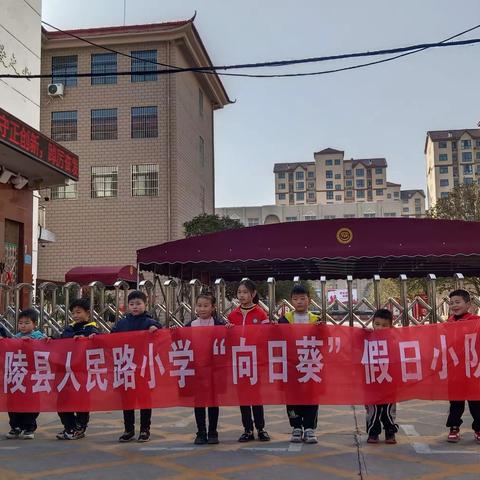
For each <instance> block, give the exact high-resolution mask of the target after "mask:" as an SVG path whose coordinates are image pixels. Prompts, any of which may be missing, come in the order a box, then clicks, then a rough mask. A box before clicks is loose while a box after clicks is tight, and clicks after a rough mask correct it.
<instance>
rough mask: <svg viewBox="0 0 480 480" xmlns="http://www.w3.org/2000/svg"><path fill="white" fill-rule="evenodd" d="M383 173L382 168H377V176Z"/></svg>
mask: <svg viewBox="0 0 480 480" xmlns="http://www.w3.org/2000/svg"><path fill="white" fill-rule="evenodd" d="M382 173H383V168H381V167H377V168H375V174H376V175H381V174H382Z"/></svg>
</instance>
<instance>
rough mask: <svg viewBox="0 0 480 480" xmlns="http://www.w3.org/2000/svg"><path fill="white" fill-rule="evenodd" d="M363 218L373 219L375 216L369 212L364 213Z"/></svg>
mask: <svg viewBox="0 0 480 480" xmlns="http://www.w3.org/2000/svg"><path fill="white" fill-rule="evenodd" d="M363 218H375V214H374V213H371V212H368V213H364V214H363Z"/></svg>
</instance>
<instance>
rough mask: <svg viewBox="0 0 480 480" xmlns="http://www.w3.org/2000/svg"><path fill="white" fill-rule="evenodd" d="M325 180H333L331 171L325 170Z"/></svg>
mask: <svg viewBox="0 0 480 480" xmlns="http://www.w3.org/2000/svg"><path fill="white" fill-rule="evenodd" d="M325 178H333V171H332V170H326V171H325Z"/></svg>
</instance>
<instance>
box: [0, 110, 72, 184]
mask: <svg viewBox="0 0 480 480" xmlns="http://www.w3.org/2000/svg"><path fill="white" fill-rule="evenodd" d="M0 141H2V142H3V143H5V144H7V145H10V146H12V147H14V148H16V149H18V150H20V151H21V152H23V153H25V154H27V155H29V156H31V157H33V158H35V159H36V160H38V161H40V162H42V163H44V164H47V165H51V166H53V167H55V168H56V169H57V170H60V171H61V172H63V173H66V174H67V175H68V176H69V177H70V178H72V179H73V180H78V156H77V155H75V154H74V153H72V152H70V151H69V150H67V149H66V148H64V147H62V146H61V145H59V144H58V143H56V142H54V141H53V140H52V139H50V138H48V137H47V136H45V135H43V134H42V133H40V132H39V131H37V130H35V129H34V128H32V127H30V126H29V125H27V124H26V123H24V122H22V121H21V120H19V119H18V118H17V117H15V116H13V115H11V114H10V113H8V112H6V111H5V110H3V109H2V108H0Z"/></svg>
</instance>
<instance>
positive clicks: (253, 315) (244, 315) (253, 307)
mask: <svg viewBox="0 0 480 480" xmlns="http://www.w3.org/2000/svg"><path fill="white" fill-rule="evenodd" d="M237 299H238V301H239V302H240V306H238V307H237V308H235V310H233V311H232V312H231V313H230V315H229V316H228V321H229V322H230V323H231V324H233V325H242V326H243V325H259V324H261V323H269V319H268V315H267V314H266V313H265V311H264V310H263V309H262V308H261V307H259V306H258V300H259V299H258V293H257V289H256V287H255V284H254V283H253V282H252V281H251V280H242V281H241V282H240V284H239V285H238V289H237ZM240 412H241V414H242V424H243V428H244V429H245V431H244V433H243V434H242V435H241V436H240V438H239V439H238V441H239V442H250V441H251V440H254V439H255V436H254V435H253V425H254V424H255V427H256V428H257V430H258V439H259V440H260V441H261V442H268V441H269V440H270V436H269V435H268V433H267V432H266V431H265V416H264V411H263V405H253V406H250V405H242V406H241V407H240ZM252 414H253V419H252Z"/></svg>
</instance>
